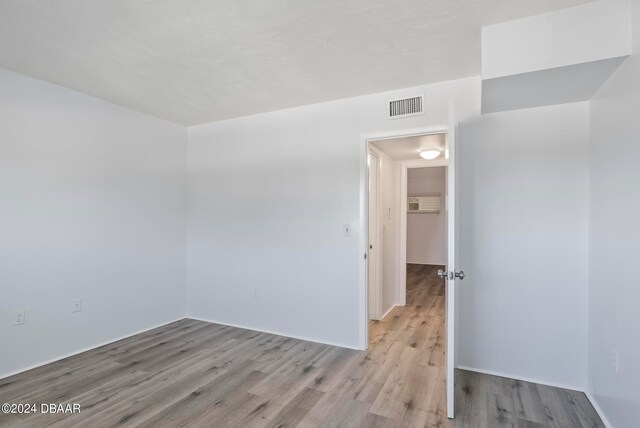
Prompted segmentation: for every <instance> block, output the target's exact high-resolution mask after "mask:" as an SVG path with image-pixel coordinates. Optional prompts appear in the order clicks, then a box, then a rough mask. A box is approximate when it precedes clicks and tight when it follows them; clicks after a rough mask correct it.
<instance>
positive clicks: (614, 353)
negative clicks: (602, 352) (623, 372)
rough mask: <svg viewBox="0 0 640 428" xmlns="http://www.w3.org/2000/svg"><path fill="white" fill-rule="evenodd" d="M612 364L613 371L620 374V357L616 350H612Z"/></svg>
mask: <svg viewBox="0 0 640 428" xmlns="http://www.w3.org/2000/svg"><path fill="white" fill-rule="evenodd" d="M611 364H612V365H613V371H614V372H616V373H620V355H619V354H618V351H616V350H615V349H612V350H611Z"/></svg>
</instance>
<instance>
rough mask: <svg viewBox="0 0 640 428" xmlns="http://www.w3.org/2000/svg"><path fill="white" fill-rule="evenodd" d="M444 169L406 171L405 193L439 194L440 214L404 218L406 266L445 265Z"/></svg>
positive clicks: (412, 215) (410, 169) (414, 215)
mask: <svg viewBox="0 0 640 428" xmlns="http://www.w3.org/2000/svg"><path fill="white" fill-rule="evenodd" d="M445 171H446V168H445V167H443V166H441V167H433V168H409V170H408V172H407V193H408V194H409V195H411V194H419V193H440V207H441V210H440V214H407V263H417V264H425V265H446V264H447V215H446V210H445V195H446V177H445Z"/></svg>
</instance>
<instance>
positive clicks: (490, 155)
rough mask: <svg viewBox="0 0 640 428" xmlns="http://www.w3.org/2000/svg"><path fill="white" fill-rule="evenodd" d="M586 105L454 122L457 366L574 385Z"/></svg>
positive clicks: (578, 370) (581, 361) (583, 264)
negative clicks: (459, 272) (459, 275)
mask: <svg viewBox="0 0 640 428" xmlns="http://www.w3.org/2000/svg"><path fill="white" fill-rule="evenodd" d="M587 144H588V103H575V104H565V105H559V106H551V107H540V108H534V109H527V110H517V111H511V112H504V113H493V114H489V115H484V116H483V117H482V118H481V119H479V120H477V121H473V122H470V123H467V124H463V126H462V127H461V130H460V145H459V147H460V162H459V169H458V171H459V186H460V200H459V206H458V209H459V214H460V265H459V266H460V268H462V269H463V270H464V271H465V273H467V278H466V279H465V280H464V281H461V282H460V308H459V309H460V311H459V314H460V323H459V325H460V350H459V351H460V354H459V361H460V365H461V366H466V367H471V368H475V369H481V370H484V371H489V372H495V373H500V374H503V375H506V376H508V377H515V378H525V379H532V380H536V381H539V382H542V383H549V384H562V385H567V386H570V387H574V388H577V389H583V388H584V386H585V379H586V358H585V355H586V350H587V343H586V341H587V330H586V323H587V207H588V168H587V167H588V160H587V158H588V147H587Z"/></svg>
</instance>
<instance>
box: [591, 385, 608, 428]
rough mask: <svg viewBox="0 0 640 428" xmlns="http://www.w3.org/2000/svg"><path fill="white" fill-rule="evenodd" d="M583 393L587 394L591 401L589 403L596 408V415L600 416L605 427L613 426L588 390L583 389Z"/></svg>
mask: <svg viewBox="0 0 640 428" xmlns="http://www.w3.org/2000/svg"><path fill="white" fill-rule="evenodd" d="M584 394H585V395H586V396H587V398H588V399H589V401H591V405H592V406H593V408H594V409H596V413H598V416H600V419H602V423H604V426H605V427H607V428H613V425H612V424H611V422H609V419H607V417H606V416H605V415H604V412H603V411H602V408H601V407H600V405H599V404H598V401H597V400H596V398H595V397H594V396H593V395H592V394H591V393H590V392H589V391H588V390H587V391H585V392H584Z"/></svg>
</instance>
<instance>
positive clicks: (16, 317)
mask: <svg viewBox="0 0 640 428" xmlns="http://www.w3.org/2000/svg"><path fill="white" fill-rule="evenodd" d="M24 321H25V310H24V309H20V310H19V311H15V312H14V313H13V325H22V324H24Z"/></svg>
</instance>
